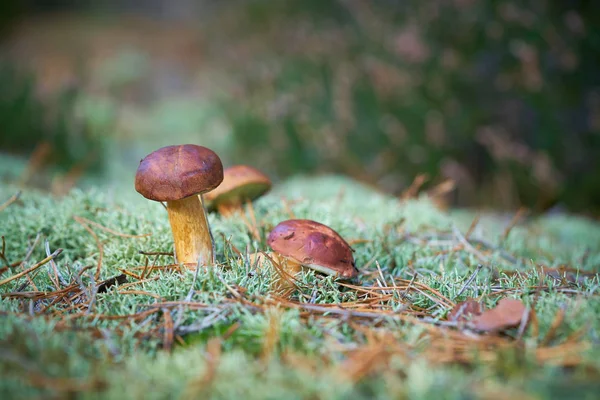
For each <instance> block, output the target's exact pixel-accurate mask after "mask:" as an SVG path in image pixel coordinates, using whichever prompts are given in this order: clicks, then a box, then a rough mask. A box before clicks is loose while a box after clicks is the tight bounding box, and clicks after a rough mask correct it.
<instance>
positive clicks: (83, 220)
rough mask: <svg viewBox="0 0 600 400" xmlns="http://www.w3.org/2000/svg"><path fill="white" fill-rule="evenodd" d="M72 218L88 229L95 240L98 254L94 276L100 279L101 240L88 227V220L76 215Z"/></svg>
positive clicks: (102, 255)
mask: <svg viewBox="0 0 600 400" xmlns="http://www.w3.org/2000/svg"><path fill="white" fill-rule="evenodd" d="M73 219H74V220H75V221H76V222H77V223H78V224H80V225H81V226H82V227H83V229H85V230H86V231H88V232H89V234H90V235H92V237H93V238H94V240H95V241H96V246H97V247H98V251H99V255H98V263H97V264H96V274H95V275H94V276H95V278H96V280H98V279H100V270H101V269H102V259H103V257H104V246H103V245H102V242H101V241H100V239H99V238H98V235H96V233H95V232H94V231H93V230H92V228H90V226H89V225H88V224H87V222H86V221H89V220H86V219H85V218H81V217H78V216H77V215H75V216H74V217H73Z"/></svg>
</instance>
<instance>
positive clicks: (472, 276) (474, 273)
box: [454, 264, 483, 299]
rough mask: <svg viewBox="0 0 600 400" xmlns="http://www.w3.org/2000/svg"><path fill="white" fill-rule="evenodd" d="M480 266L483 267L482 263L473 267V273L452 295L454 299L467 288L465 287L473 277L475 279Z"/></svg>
mask: <svg viewBox="0 0 600 400" xmlns="http://www.w3.org/2000/svg"><path fill="white" fill-rule="evenodd" d="M482 268H483V265H481V264H478V265H477V268H475V271H473V273H472V274H471V276H470V277H469V279H467V281H466V282H465V284H464V285H463V287H462V288H461V289H460V290H459V291H458V293H457V294H456V296H454V298H455V299H456V298H457V297H459V296H460V295H461V294H463V292H464V291H465V290H466V289H467V287H468V286H469V285H470V284H471V282H473V279H475V277H476V276H477V274H478V273H479V271H481V269H482Z"/></svg>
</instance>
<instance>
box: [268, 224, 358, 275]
mask: <svg viewBox="0 0 600 400" xmlns="http://www.w3.org/2000/svg"><path fill="white" fill-rule="evenodd" d="M267 243H268V244H269V246H271V248H272V249H273V250H274V251H275V252H276V253H277V254H278V256H280V257H284V258H285V259H286V261H287V266H288V268H292V270H293V272H297V271H299V269H300V267H301V266H303V267H308V268H311V269H314V270H316V271H319V272H322V273H324V274H327V275H334V276H338V277H340V278H345V279H351V278H355V277H356V276H357V275H358V269H357V268H356V266H355V265H354V256H353V254H352V248H351V247H350V245H349V244H348V243H347V242H346V241H345V240H344V239H343V238H342V237H341V236H340V235H339V234H338V233H337V232H336V231H334V230H333V229H331V228H330V227H328V226H326V225H323V224H320V223H318V222H315V221H311V220H308V219H290V220H287V221H283V222H281V223H280V224H278V225H277V226H276V227H275V228H274V229H273V230H272V231H271V233H270V234H269V237H268V239H267Z"/></svg>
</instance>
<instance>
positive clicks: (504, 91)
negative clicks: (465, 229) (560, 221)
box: [0, 0, 600, 216]
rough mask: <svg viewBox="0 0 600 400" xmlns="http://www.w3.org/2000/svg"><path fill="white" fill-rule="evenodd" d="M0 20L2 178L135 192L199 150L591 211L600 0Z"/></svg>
mask: <svg viewBox="0 0 600 400" xmlns="http://www.w3.org/2000/svg"><path fill="white" fill-rule="evenodd" d="M0 15H1V19H0V87H1V89H0V157H1V158H2V165H3V169H2V175H1V176H0V178H1V179H3V180H19V181H20V182H21V183H22V184H23V185H29V186H35V187H40V188H42V189H45V190H49V191H52V192H53V193H54V194H57V195H60V194H62V193H64V192H65V191H67V190H69V188H71V187H72V186H74V185H81V184H83V185H85V183H86V182H103V183H110V184H115V185H119V184H122V185H129V186H132V183H131V182H132V179H133V175H134V173H135V169H136V167H137V163H138V161H139V159H140V158H141V157H143V156H144V155H145V154H147V153H148V152H150V151H152V150H154V149H156V148H157V147H160V146H164V145H169V144H177V143H186V142H190V143H197V144H203V145H205V146H208V147H211V148H212V149H214V150H215V151H217V152H218V153H219V154H220V155H221V156H222V158H223V160H224V163H225V164H227V165H231V164H234V163H236V164H237V163H247V164H250V165H253V166H255V167H258V168H261V169H263V170H265V171H266V172H267V173H268V174H270V175H271V176H272V177H273V178H274V179H275V180H282V179H284V178H286V177H288V176H291V175H296V174H323V173H340V174H345V175H349V176H351V177H354V178H356V179H358V180H360V181H363V182H366V183H368V184H369V185H372V186H374V187H377V188H379V189H380V190H383V191H386V192H389V193H392V194H394V195H401V194H402V193H405V192H406V190H407V188H412V189H411V190H416V187H417V186H420V188H421V189H422V190H431V188H434V189H433V190H441V191H443V192H444V201H445V202H446V203H447V204H448V205H449V206H458V207H486V208H496V209H514V208H517V207H520V206H526V207H528V208H530V209H532V210H535V211H540V212H543V211H546V210H555V209H566V210H570V211H574V212H578V213H585V214H588V215H595V216H598V215H599V214H600V30H599V29H598V27H599V26H600V2H598V1H583V0H581V1H577V0H564V1H552V0H523V1H516V0H505V1H501V0H500V1H493V2H492V1H483V0H480V1H478V0H427V1H422V0H403V1H401V0H397V1H394V0H378V1H366V0H287V1H273V0H240V1H236V0H204V1H202V0H177V1H169V0H124V1H75V0H72V1H58V0H57V1H43V0H37V1H36V0H4V1H3V2H1V5H0ZM18 166H20V167H18ZM411 185H412V186H411ZM440 188H441V189H440Z"/></svg>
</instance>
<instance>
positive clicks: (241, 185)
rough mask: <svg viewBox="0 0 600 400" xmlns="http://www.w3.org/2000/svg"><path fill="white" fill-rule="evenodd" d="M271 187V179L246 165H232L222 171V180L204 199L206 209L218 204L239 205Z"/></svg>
mask: <svg viewBox="0 0 600 400" xmlns="http://www.w3.org/2000/svg"><path fill="white" fill-rule="evenodd" d="M270 189H271V180H270V179H269V177H268V176H266V175H265V174H263V173H262V172H260V171H258V170H256V169H254V168H252V167H249V166H247V165H234V166H232V167H228V168H225V170H224V171H223V182H222V183H221V184H220V185H219V186H218V187H217V188H216V189H215V190H213V191H211V192H209V193H206V195H205V196H204V199H205V200H206V202H207V208H208V209H211V210H212V209H215V208H217V207H218V206H219V205H225V206H227V205H239V204H243V203H244V202H246V201H248V200H250V201H252V200H254V199H256V198H258V197H260V196H262V195H263V194H265V193H266V192H268V191H269V190H270Z"/></svg>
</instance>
